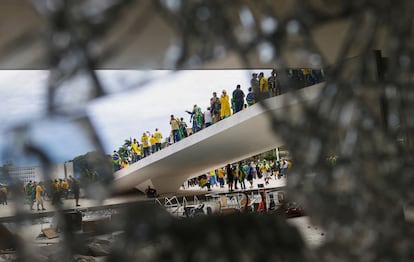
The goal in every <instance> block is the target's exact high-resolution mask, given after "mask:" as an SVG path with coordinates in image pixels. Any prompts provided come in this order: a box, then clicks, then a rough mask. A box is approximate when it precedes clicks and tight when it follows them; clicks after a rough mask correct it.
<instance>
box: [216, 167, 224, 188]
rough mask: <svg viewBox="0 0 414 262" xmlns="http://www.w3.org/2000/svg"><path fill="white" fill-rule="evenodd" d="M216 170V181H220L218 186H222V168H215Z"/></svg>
mask: <svg viewBox="0 0 414 262" xmlns="http://www.w3.org/2000/svg"><path fill="white" fill-rule="evenodd" d="M216 172H217V177H218V181H219V183H220V188H223V187H224V172H223V168H219V169H217V170H216Z"/></svg>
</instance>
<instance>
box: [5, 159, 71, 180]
mask: <svg viewBox="0 0 414 262" xmlns="http://www.w3.org/2000/svg"><path fill="white" fill-rule="evenodd" d="M8 172H9V173H10V175H11V176H12V177H13V178H16V179H19V180H21V181H22V182H24V183H27V182H29V181H30V180H32V181H44V180H45V172H44V170H43V168H42V167H41V166H25V167H17V166H10V167H9V170H8ZM73 175H74V171H73V162H72V161H68V162H65V163H60V164H56V165H52V166H51V167H50V170H49V176H50V178H52V179H56V178H57V179H60V178H67V177H69V176H73Z"/></svg>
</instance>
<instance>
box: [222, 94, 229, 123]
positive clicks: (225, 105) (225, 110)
mask: <svg viewBox="0 0 414 262" xmlns="http://www.w3.org/2000/svg"><path fill="white" fill-rule="evenodd" d="M220 104H221V110H220V117H221V119H224V118H226V117H229V116H231V111H230V109H231V107H230V98H229V95H227V92H226V90H223V91H222V93H221V96H220Z"/></svg>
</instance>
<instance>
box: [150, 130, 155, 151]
mask: <svg viewBox="0 0 414 262" xmlns="http://www.w3.org/2000/svg"><path fill="white" fill-rule="evenodd" d="M149 141H150V145H151V153H155V152H156V150H155V141H156V139H155V136H154V134H152V135H151V136H150V139H149Z"/></svg>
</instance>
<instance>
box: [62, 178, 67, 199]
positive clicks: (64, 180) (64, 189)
mask: <svg viewBox="0 0 414 262" xmlns="http://www.w3.org/2000/svg"><path fill="white" fill-rule="evenodd" d="M60 187H61V188H62V195H63V196H64V197H65V199H68V193H69V183H68V181H67V180H66V179H63V181H62V183H60Z"/></svg>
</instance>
